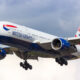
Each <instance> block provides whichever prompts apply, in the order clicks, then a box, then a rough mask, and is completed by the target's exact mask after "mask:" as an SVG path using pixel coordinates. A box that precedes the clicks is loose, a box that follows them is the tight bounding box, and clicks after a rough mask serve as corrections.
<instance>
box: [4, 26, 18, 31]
mask: <svg viewBox="0 0 80 80" xmlns="http://www.w3.org/2000/svg"><path fill="white" fill-rule="evenodd" d="M11 28H17V27H16V26H13V25H3V29H4V30H6V31H8V30H10V29H11Z"/></svg>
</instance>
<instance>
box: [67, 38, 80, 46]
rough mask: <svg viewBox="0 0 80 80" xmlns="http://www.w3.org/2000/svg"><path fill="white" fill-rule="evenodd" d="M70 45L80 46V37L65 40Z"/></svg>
mask: <svg viewBox="0 0 80 80" xmlns="http://www.w3.org/2000/svg"><path fill="white" fill-rule="evenodd" d="M67 40H68V41H69V42H70V43H71V44H72V45H78V44H80V37H72V38H68V39H67Z"/></svg>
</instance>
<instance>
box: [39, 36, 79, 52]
mask: <svg viewBox="0 0 80 80" xmlns="http://www.w3.org/2000/svg"><path fill="white" fill-rule="evenodd" d="M64 40H66V41H67V42H69V43H70V44H71V45H78V44H80V37H70V38H64ZM51 43H52V41H50V42H44V43H38V44H39V45H40V46H41V47H43V48H45V49H47V50H50V49H52V47H51Z"/></svg>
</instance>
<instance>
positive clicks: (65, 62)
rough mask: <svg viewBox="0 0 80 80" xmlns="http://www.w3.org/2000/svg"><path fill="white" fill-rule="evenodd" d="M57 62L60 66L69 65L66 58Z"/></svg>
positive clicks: (58, 59)
mask: <svg viewBox="0 0 80 80" xmlns="http://www.w3.org/2000/svg"><path fill="white" fill-rule="evenodd" d="M55 61H56V62H57V63H58V64H60V65H61V66H63V65H68V62H67V60H66V59H64V58H62V57H61V58H56V59H55Z"/></svg>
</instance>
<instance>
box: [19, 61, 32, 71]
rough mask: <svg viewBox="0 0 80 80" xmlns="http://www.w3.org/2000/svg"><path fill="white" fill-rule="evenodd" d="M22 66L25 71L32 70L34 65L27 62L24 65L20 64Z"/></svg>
mask: <svg viewBox="0 0 80 80" xmlns="http://www.w3.org/2000/svg"><path fill="white" fill-rule="evenodd" d="M20 66H21V67H23V68H24V69H25V70H28V69H30V70H31V69H32V65H30V64H29V63H28V62H27V61H25V62H24V63H22V62H20Z"/></svg>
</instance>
